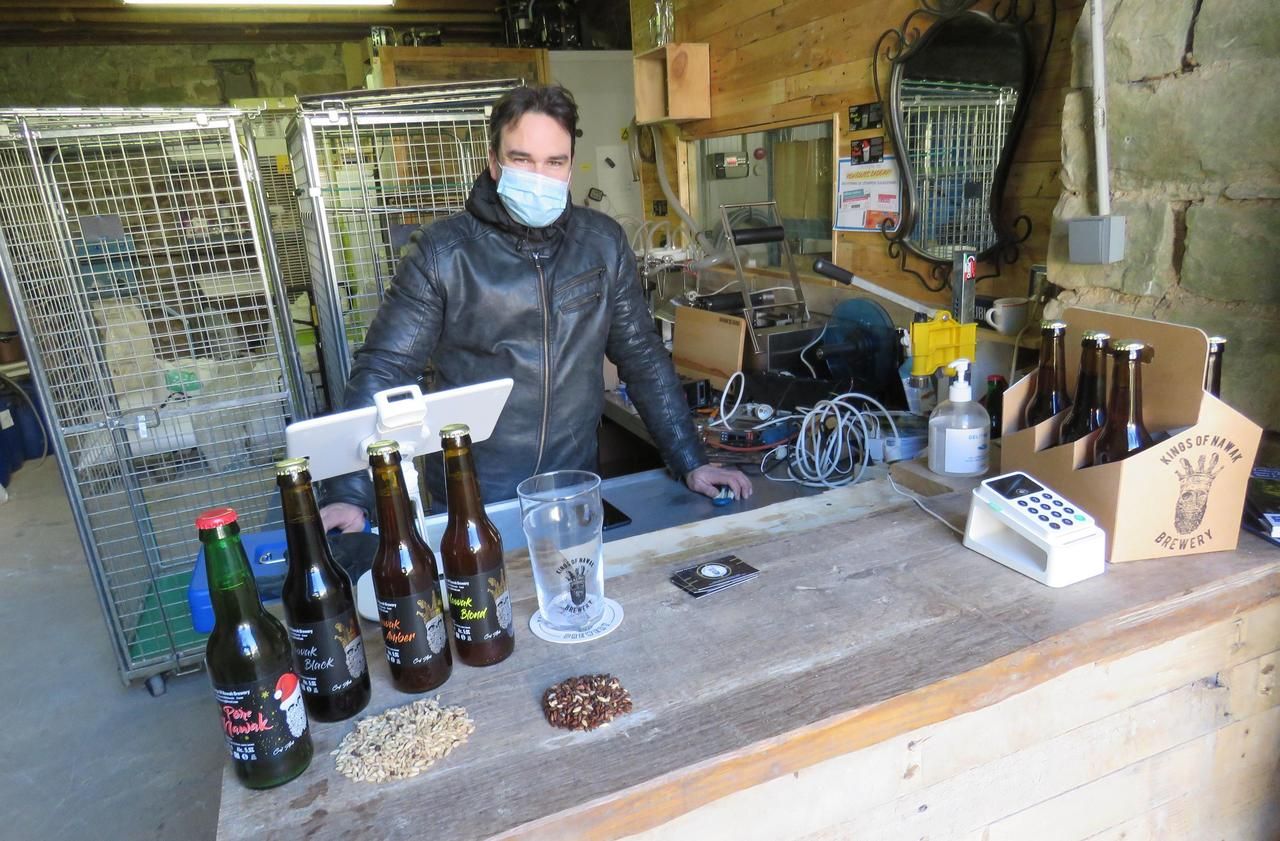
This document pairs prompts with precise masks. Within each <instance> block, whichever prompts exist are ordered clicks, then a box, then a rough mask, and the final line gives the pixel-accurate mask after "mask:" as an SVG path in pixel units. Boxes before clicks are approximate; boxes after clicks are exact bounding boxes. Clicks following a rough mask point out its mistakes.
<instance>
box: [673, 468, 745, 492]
mask: <svg viewBox="0 0 1280 841" xmlns="http://www.w3.org/2000/svg"><path fill="white" fill-rule="evenodd" d="M684 483H685V484H686V485H688V486H689V490H692V491H697V492H698V493H700V494H702V495H704V496H710V497H714V496H715V495H716V494H718V493H720V487H721V486H726V487H728V488H729V490H731V491H733V494H734V496H736V497H737V498H738V499H746V498H747V497H749V496H751V480H750V479H748V478H747V476H746V474H745V473H743V472H742V471H741V470H738V469H737V468H736V467H721V466H720V465H718V464H704V465H702V466H701V467H695V468H694V469H693V470H692V471H690V473H689V475H687V476H685V477H684Z"/></svg>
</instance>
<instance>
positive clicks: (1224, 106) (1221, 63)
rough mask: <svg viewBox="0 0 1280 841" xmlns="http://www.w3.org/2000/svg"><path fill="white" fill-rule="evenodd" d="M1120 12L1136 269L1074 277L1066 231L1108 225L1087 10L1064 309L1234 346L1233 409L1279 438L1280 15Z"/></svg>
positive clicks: (1060, 250)
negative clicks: (1194, 333) (1129, 317)
mask: <svg viewBox="0 0 1280 841" xmlns="http://www.w3.org/2000/svg"><path fill="white" fill-rule="evenodd" d="M1108 5H1109V7H1110V8H1109V9H1108V10H1107V17H1108V20H1107V21H1106V47H1107V56H1106V59H1107V98H1108V110H1109V122H1110V127H1109V130H1108V132H1107V136H1108V139H1109V141H1110V150H1111V187H1112V213H1113V214H1116V215H1122V216H1124V217H1126V223H1127V226H1128V230H1127V243H1126V246H1125V258H1124V260H1122V261H1121V262H1118V263H1114V264H1110V265H1096V266H1089V265H1072V264H1070V263H1068V262H1067V234H1066V222H1065V220H1066V219H1070V218H1074V217H1078V216H1085V215H1089V214H1093V213H1096V212H1097V204H1096V196H1095V185H1096V182H1095V175H1094V171H1093V131H1092V101H1091V96H1090V90H1089V84H1090V82H1089V78H1090V61H1091V58H1090V54H1089V50H1090V47H1089V41H1090V38H1089V34H1090V33H1089V14H1088V12H1087V10H1086V12H1085V13H1084V14H1083V15H1082V16H1081V18H1080V22H1079V25H1078V27H1077V29H1076V33H1075V45H1074V50H1073V53H1074V56H1073V64H1074V71H1073V76H1074V78H1075V89H1074V90H1073V91H1072V92H1071V93H1069V94H1068V96H1067V100H1066V106H1065V109H1064V113H1063V120H1062V132H1063V136H1062V157H1063V168H1062V181H1063V193H1062V197H1061V199H1060V200H1059V202H1058V205H1057V208H1056V209H1055V211H1054V232H1053V236H1052V238H1051V241H1050V247H1049V279H1050V280H1051V281H1052V282H1053V283H1054V284H1055V285H1057V286H1059V287H1062V288H1063V291H1062V292H1061V293H1060V294H1059V296H1058V299H1057V303H1058V306H1059V307H1066V306H1074V305H1079V306H1088V307H1094V308H1098V309H1105V310H1110V311H1114V312H1123V313H1128V314H1133V315H1138V316H1143V317H1147V318H1156V319H1159V320H1161V321H1170V322H1176V323H1180V324H1191V325H1195V326H1197V327H1200V328H1202V329H1203V330H1205V331H1206V332H1207V333H1209V334H1210V335H1213V334H1215V333H1217V334H1221V335H1224V336H1226V337H1227V338H1228V341H1229V343H1228V345H1227V354H1226V357H1225V359H1226V364H1225V366H1224V375H1223V381H1224V382H1223V395H1222V396H1223V398H1224V399H1226V400H1227V402H1229V403H1230V404H1232V405H1233V406H1235V407H1236V408H1238V409H1240V410H1241V411H1243V412H1244V413H1245V414H1247V415H1248V416H1249V417H1251V418H1253V419H1254V420H1255V421H1257V422H1259V423H1261V424H1262V425H1263V426H1265V427H1267V428H1269V429H1273V430H1275V429H1280V279H1278V278H1280V234H1278V233H1277V232H1280V139H1278V138H1280V87H1278V86H1277V82H1276V80H1277V79H1280V5H1278V4H1276V3H1275V0H1233V2H1230V3H1224V2H1204V3H1201V2H1198V0H1113V2H1112V3H1110V4H1108ZM1197 9H1198V14H1197ZM1058 311H1060V309H1059V308H1057V307H1055V308H1051V309H1050V313H1051V314H1052V313H1056V312H1058ZM1158 352H1159V350H1158V349H1157V353H1158Z"/></svg>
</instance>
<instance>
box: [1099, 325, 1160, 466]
mask: <svg viewBox="0 0 1280 841" xmlns="http://www.w3.org/2000/svg"><path fill="white" fill-rule="evenodd" d="M1154 357H1155V350H1154V348H1150V347H1148V346H1147V345H1146V344H1144V343H1143V342H1139V341H1136V340H1134V339H1123V340H1121V341H1118V342H1113V343H1112V345H1111V358H1112V359H1113V360H1115V362H1114V364H1113V365H1112V367H1111V398H1110V400H1108V401H1107V418H1106V421H1104V422H1103V424H1102V432H1101V433H1100V434H1099V435H1098V440H1096V441H1094V442H1093V463H1094V464H1107V463H1109V462H1113V461H1120V460H1121V459H1123V458H1128V457H1129V456H1131V455H1133V454H1134V453H1138V452H1141V451H1143V450H1145V449H1146V448H1147V447H1150V446H1151V444H1152V443H1153V442H1152V440H1151V434H1150V433H1149V432H1147V427H1146V425H1145V424H1143V422H1142V363H1144V362H1150V361H1151V360H1152V359H1153V358H1154Z"/></svg>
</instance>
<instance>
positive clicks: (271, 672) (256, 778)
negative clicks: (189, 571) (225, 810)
mask: <svg viewBox="0 0 1280 841" xmlns="http://www.w3.org/2000/svg"><path fill="white" fill-rule="evenodd" d="M196 528H197V529H199V530H200V543H201V545H202V548H203V549H204V563H205V573H206V575H207V576H208V578H209V600H210V601H211V602H212V603H213V619H214V624H213V631H212V633H210V634H209V641H208V643H207V644H206V645H205V650H204V662H205V667H206V668H207V669H208V670H209V681H210V682H211V683H212V684H213V696H214V698H215V699H216V700H217V702H218V710H219V713H220V714H221V716H222V732H223V735H224V736H225V737H226V739H227V749H228V750H229V751H231V767H232V770H234V771H235V775H236V778H237V779H239V780H240V782H241V783H243V784H244V785H245V786H247V787H248V788H271V787H272V786H278V785H281V784H282V783H287V782H289V780H292V779H293V778H294V777H296V776H298V775H299V774H301V773H302V772H303V771H305V770H306V769H307V766H308V765H309V764H311V751H312V747H311V732H310V729H309V727H308V724H307V710H306V706H305V705H304V703H303V700H302V688H301V686H300V681H299V680H298V676H297V675H296V674H294V671H293V660H292V657H291V656H290V653H289V635H288V634H287V633H286V632H285V629H284V626H283V625H281V624H280V620H278V619H276V618H275V617H274V616H272V615H271V614H270V613H267V611H266V610H264V609H263V607H262V602H261V601H260V600H259V598H258V587H257V585H256V584H255V583H254V580H253V573H252V572H251V571H250V570H249V559H248V558H247V557H245V554H244V546H242V545H241V543H240V526H239V524H237V523H236V512H235V511H233V510H232V509H230V508H214V509H211V510H209V511H205V512H204V513H202V514H201V515H200V516H198V517H196Z"/></svg>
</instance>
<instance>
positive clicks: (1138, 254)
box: [1048, 193, 1177, 298]
mask: <svg viewBox="0 0 1280 841" xmlns="http://www.w3.org/2000/svg"><path fill="white" fill-rule="evenodd" d="M1092 212H1093V205H1092V204H1087V203H1086V202H1085V201H1084V200H1083V199H1082V198H1081V197H1079V196H1069V195H1068V194H1065V193H1064V194H1063V198H1062V200H1061V201H1059V202H1058V206H1057V207H1056V208H1054V212H1053V218H1054V224H1053V232H1052V234H1051V235H1050V237H1049V260H1048V266H1049V280H1050V282H1051V283H1053V284H1055V285H1057V286H1061V287H1063V288H1065V289H1081V288H1085V287H1099V288H1101V289H1110V290H1115V291H1117V292H1123V293H1125V294H1128V295H1140V296H1152V297H1154V298H1159V297H1160V296H1161V295H1164V294H1165V292H1166V291H1168V289H1169V288H1170V287H1172V286H1173V285H1174V283H1175V281H1176V279H1177V278H1176V277H1175V275H1174V273H1173V212H1172V208H1171V207H1170V205H1169V204H1168V202H1167V201H1164V200H1163V199H1160V198H1158V197H1144V196H1130V195H1123V194H1122V195H1116V196H1113V198H1112V202H1111V212H1112V214H1113V215H1115V216H1124V217H1125V227H1126V232H1125V259H1123V260H1121V261H1120V262H1119V263H1111V264H1103V265H1084V264H1077V263H1071V262H1069V259H1068V243H1067V232H1066V224H1065V223H1066V220H1068V219H1077V218H1080V217H1083V216H1089V215H1091V214H1092Z"/></svg>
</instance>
